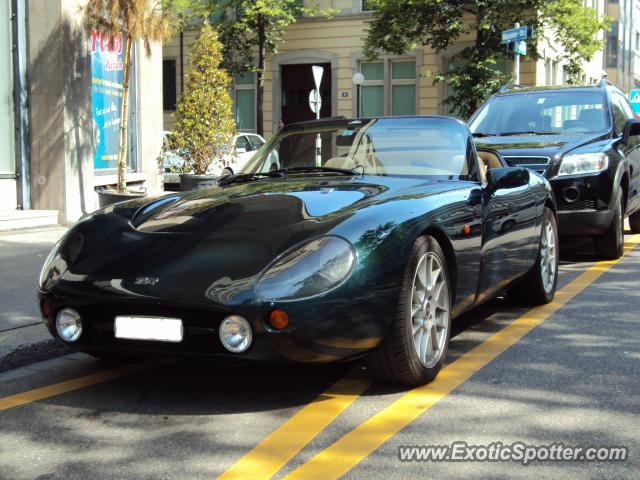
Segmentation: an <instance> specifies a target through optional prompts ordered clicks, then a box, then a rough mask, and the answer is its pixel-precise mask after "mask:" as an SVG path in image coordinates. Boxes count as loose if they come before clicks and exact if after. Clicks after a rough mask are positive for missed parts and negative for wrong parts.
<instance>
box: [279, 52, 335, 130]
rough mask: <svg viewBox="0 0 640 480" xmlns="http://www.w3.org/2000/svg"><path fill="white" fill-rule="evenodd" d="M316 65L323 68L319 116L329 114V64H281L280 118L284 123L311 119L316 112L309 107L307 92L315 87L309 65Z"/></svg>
mask: <svg viewBox="0 0 640 480" xmlns="http://www.w3.org/2000/svg"><path fill="white" fill-rule="evenodd" d="M313 65H318V66H320V67H323V68H324V73H323V75H322V83H321V85H320V97H321V98H322V108H321V109H320V117H321V118H324V117H330V116H331V64H330V63H304V64H296V65H282V66H281V69H282V70H281V72H282V75H281V79H282V82H281V83H282V97H281V98H282V105H281V108H282V110H281V117H280V118H281V119H282V121H283V122H284V124H285V125H288V124H289V123H295V122H304V121H306V120H313V119H315V118H316V114H315V113H313V112H312V111H311V108H310V107H309V92H310V91H311V90H313V89H315V88H316V87H315V83H314V81H313V72H312V70H311V67H312V66H313Z"/></svg>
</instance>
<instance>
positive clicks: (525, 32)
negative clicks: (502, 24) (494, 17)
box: [502, 23, 531, 84]
mask: <svg viewBox="0 0 640 480" xmlns="http://www.w3.org/2000/svg"><path fill="white" fill-rule="evenodd" d="M530 33H531V31H530V29H529V27H521V26H520V24H519V23H516V25H515V27H514V28H510V29H509V30H503V32H502V43H504V44H507V45H512V46H513V55H514V57H513V77H514V81H515V83H516V84H520V55H526V54H527V43H526V42H525V40H526V39H527V38H529V35H530Z"/></svg>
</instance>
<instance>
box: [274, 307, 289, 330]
mask: <svg viewBox="0 0 640 480" xmlns="http://www.w3.org/2000/svg"><path fill="white" fill-rule="evenodd" d="M269 325H271V326H272V327H273V328H275V329H276V330H282V329H283V328H287V326H288V325H289V315H287V312H285V311H284V310H272V311H271V313H270V314H269Z"/></svg>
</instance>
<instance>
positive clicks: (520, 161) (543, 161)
mask: <svg viewBox="0 0 640 480" xmlns="http://www.w3.org/2000/svg"><path fill="white" fill-rule="evenodd" d="M504 159H505V160H507V162H508V163H512V164H513V165H549V162H550V161H551V159H550V158H549V157H504Z"/></svg>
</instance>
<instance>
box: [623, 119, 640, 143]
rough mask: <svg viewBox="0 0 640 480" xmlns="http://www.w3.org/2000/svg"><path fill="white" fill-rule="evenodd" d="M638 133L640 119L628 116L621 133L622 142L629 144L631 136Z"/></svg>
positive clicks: (639, 133)
mask: <svg viewBox="0 0 640 480" xmlns="http://www.w3.org/2000/svg"><path fill="white" fill-rule="evenodd" d="M637 135H640V119H638V118H630V119H629V120H627V123H626V124H625V126H624V133H623V134H622V143H624V144H625V145H628V144H629V140H630V138H631V137H634V136H637Z"/></svg>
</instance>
